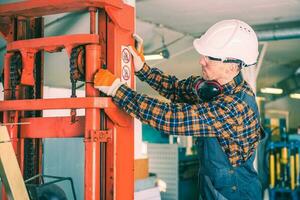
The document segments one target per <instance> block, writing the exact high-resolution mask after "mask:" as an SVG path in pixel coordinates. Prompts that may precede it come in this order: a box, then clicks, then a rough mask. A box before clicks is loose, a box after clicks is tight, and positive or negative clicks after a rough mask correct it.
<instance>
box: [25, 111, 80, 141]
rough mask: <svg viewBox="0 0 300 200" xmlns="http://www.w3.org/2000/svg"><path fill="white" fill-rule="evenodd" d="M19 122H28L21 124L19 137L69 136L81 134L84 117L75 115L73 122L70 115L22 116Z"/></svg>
mask: <svg viewBox="0 0 300 200" xmlns="http://www.w3.org/2000/svg"><path fill="white" fill-rule="evenodd" d="M21 122H28V125H27V124H24V125H22V126H21V134H20V137H21V138H71V137H82V136H83V133H84V123H85V118H84V116H80V117H78V116H77V117H76V121H75V123H71V117H35V118H23V119H21Z"/></svg>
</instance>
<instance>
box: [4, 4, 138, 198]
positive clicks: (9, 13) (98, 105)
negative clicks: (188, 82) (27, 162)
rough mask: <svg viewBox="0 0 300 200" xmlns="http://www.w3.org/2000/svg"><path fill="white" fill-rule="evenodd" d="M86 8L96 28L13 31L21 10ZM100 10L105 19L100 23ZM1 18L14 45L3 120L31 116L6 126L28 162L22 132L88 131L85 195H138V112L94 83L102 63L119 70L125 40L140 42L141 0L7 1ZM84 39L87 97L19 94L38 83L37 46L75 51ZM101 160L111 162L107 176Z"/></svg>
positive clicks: (64, 134) (26, 13) (31, 13)
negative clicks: (134, 2) (136, 2)
mask: <svg viewBox="0 0 300 200" xmlns="http://www.w3.org/2000/svg"><path fill="white" fill-rule="evenodd" d="M79 10H87V11H89V12H90V34H78V35H64V36H55V37H46V38H37V39H30V40H18V41H14V39H13V38H14V37H13V34H14V31H15V30H14V26H13V22H14V19H15V17H16V16H22V17H23V18H34V17H39V16H45V15H49V14H57V13H63V12H74V11H79ZM97 14H98V24H96V22H97V20H96V17H97ZM0 25H1V26H0V35H1V36H2V37H4V38H5V39H6V41H7V53H6V54H5V58H4V77H5V82H4V99H5V100H4V101H2V102H0V111H3V122H4V123H8V122H14V123H16V122H23V123H24V125H9V126H7V128H8V130H9V133H10V137H11V139H12V142H13V146H14V149H15V151H16V154H17V156H18V158H19V164H20V166H21V169H23V167H22V166H24V163H23V161H24V155H23V154H24V146H23V144H22V139H24V138H51V137H58V138H70V137H84V142H85V170H84V173H85V174H84V199H86V200H99V199H103V200H104V199H107V200H113V199H117V200H132V199H133V190H134V177H133V163H134V152H133V151H134V149H133V145H134V143H133V140H134V139H133V137H134V127H133V119H132V118H130V117H129V116H128V115H126V114H125V113H123V112H122V111H120V110H119V109H118V108H117V107H116V106H115V105H114V104H113V102H112V100H111V98H108V97H99V92H98V91H97V90H96V89H94V87H93V84H92V82H93V76H94V74H95V72H96V71H97V70H98V69H99V68H100V66H103V64H105V65H107V66H108V69H109V70H110V71H111V72H113V73H114V74H115V75H117V76H119V77H120V75H121V46H122V45H133V39H132V37H131V36H132V33H133V31H134V8H133V7H131V6H129V5H127V4H124V3H123V1H122V0H64V1H61V0H48V1H40V0H29V1H24V2H19V3H10V4H3V5H1V6H0ZM97 27H98V31H97ZM78 45H85V47H86V71H85V76H86V77H85V80H86V87H85V90H86V97H85V98H72V99H71V98H64V99H35V100H28V99H21V98H20V95H18V94H19V93H20V89H21V88H22V87H23V86H22V85H31V86H32V85H34V83H35V82H34V76H33V73H32V72H33V67H34V64H33V63H34V57H35V54H36V53H37V52H38V51H48V52H56V51H59V50H61V49H62V48H66V50H67V52H68V53H69V54H70V52H71V50H72V48H73V47H76V46H78ZM15 51H20V52H21V55H22V62H23V66H22V77H21V83H22V85H21V86H18V88H17V95H16V96H17V100H10V79H9V77H10V72H9V66H10V59H11V56H12V54H13V53H14V52H15ZM133 71H134V70H131V76H133V75H134V74H133ZM46 75H47V74H45V75H44V76H46ZM66 77H68V75H66ZM131 85H132V86H133V85H134V79H133V78H131ZM78 108H84V109H85V111H86V112H85V113H86V114H85V116H83V117H77V121H76V122H75V123H72V124H71V123H70V121H71V118H70V117H31V118H26V117H23V115H22V114H21V113H22V112H24V111H26V110H47V109H78ZM104 113H105V114H104ZM101 118H102V119H101ZM100 122H101V123H100ZM41 130H42V131H41ZM18 133H19V134H18ZM101 156H102V157H105V163H104V165H105V166H103V163H102V164H101V163H100V161H101ZM101 167H104V168H103V169H105V172H104V173H105V174H104V176H103V172H101ZM101 173H102V175H101ZM100 175H101V177H100ZM101 182H102V185H101ZM103 183H104V186H103ZM5 198H6V197H5V195H4V196H2V199H5Z"/></svg>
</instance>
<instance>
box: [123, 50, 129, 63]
mask: <svg viewBox="0 0 300 200" xmlns="http://www.w3.org/2000/svg"><path fill="white" fill-rule="evenodd" d="M130 60H131V54H130V52H129V50H128V48H124V49H123V50H122V61H123V62H124V63H129V62H130Z"/></svg>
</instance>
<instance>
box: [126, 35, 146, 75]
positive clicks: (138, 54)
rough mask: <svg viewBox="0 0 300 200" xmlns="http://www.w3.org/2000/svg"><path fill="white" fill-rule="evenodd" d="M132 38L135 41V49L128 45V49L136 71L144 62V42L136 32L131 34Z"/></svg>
mask: <svg viewBox="0 0 300 200" xmlns="http://www.w3.org/2000/svg"><path fill="white" fill-rule="evenodd" d="M133 38H134V39H135V40H136V41H137V44H138V45H137V49H136V48H135V47H132V46H129V47H128V49H129V51H130V53H131V55H132V57H133V63H134V71H135V72H138V71H140V70H141V69H142V68H143V66H144V64H145V57H144V44H143V39H142V38H141V37H140V36H138V35H137V34H133Z"/></svg>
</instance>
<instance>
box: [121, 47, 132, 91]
mask: <svg viewBox="0 0 300 200" xmlns="http://www.w3.org/2000/svg"><path fill="white" fill-rule="evenodd" d="M121 67H122V69H121V81H122V82H126V83H127V85H128V86H129V87H131V54H130V52H129V50H128V48H127V46H122V47H121Z"/></svg>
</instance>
